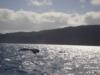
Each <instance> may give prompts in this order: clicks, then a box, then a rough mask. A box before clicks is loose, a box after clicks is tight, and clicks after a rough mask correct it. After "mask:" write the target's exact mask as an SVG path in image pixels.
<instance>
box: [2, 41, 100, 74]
mask: <svg viewBox="0 0 100 75" xmlns="http://www.w3.org/2000/svg"><path fill="white" fill-rule="evenodd" d="M22 48H28V49H33V48H35V49H39V53H37V54H34V53H32V51H29V50H27V51H20V49H22ZM0 75H100V47H99V46H79V45H50V44H8V43H1V44H0Z"/></svg>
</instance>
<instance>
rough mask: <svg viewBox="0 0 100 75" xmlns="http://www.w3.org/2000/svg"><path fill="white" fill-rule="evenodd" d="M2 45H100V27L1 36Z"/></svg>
mask: <svg viewBox="0 0 100 75" xmlns="http://www.w3.org/2000/svg"><path fill="white" fill-rule="evenodd" d="M0 43H33V44H66V45H98V46H99V45H100V25H83V26H77V27H65V28H59V29H53V30H44V31H39V32H16V33H6V34H0Z"/></svg>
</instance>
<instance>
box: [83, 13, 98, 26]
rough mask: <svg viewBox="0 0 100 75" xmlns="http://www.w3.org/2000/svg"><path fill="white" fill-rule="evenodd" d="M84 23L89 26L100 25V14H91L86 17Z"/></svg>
mask: <svg viewBox="0 0 100 75" xmlns="http://www.w3.org/2000/svg"><path fill="white" fill-rule="evenodd" d="M84 20H85V21H84V22H86V23H87V24H93V25H95V24H97V25H98V24H99V25H100V12H89V13H86V14H85V16H84Z"/></svg>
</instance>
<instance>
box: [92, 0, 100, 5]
mask: <svg viewBox="0 0 100 75" xmlns="http://www.w3.org/2000/svg"><path fill="white" fill-rule="evenodd" d="M90 2H91V4H93V5H100V0H90Z"/></svg>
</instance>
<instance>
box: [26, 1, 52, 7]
mask: <svg viewBox="0 0 100 75" xmlns="http://www.w3.org/2000/svg"><path fill="white" fill-rule="evenodd" d="M27 2H28V3H29V5H33V6H51V5H52V1H51V0H27Z"/></svg>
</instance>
